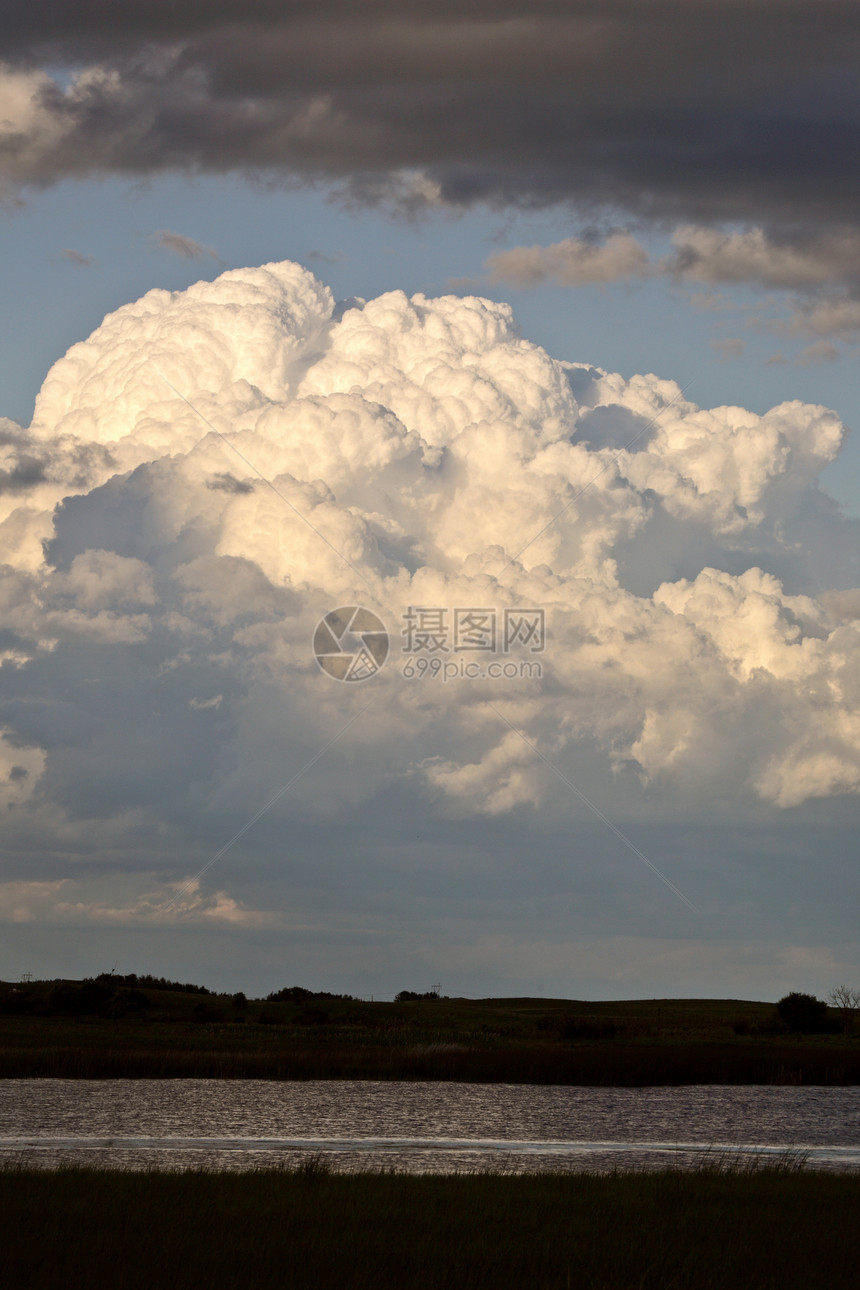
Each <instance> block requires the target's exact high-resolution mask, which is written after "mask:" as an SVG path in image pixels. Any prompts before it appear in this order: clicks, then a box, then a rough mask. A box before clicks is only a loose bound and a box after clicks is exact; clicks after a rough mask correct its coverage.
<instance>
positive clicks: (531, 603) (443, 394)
mask: <svg viewBox="0 0 860 1290" xmlns="http://www.w3.org/2000/svg"><path fill="white" fill-rule="evenodd" d="M842 433H843V432H842V427H841V425H840V422H839V420H838V418H837V417H836V415H835V414H834V413H832V412H830V411H828V410H827V409H825V408H822V407H816V406H809V405H804V404H801V403H798V402H790V403H785V404H782V405H780V406H779V407H776V408H774V409H772V410H771V411H769V412H768V413H766V414H765V415H757V414H754V413H752V412H748V411H745V410H744V409H742V408H738V407H722V408H715V409H711V410H704V409H702V408H700V407H698V406H697V405H696V404H695V403H694V402H692V401H691V400H690V399H688V398H686V397H684V396H683V395H682V394H681V391H680V390H679V388H678V386H677V385H676V384H675V383H674V382H673V381H670V380H665V379H660V378H658V377H656V376H653V375H645V376H635V377H632V378H631V379H624V378H622V377H621V376H619V375H617V374H612V373H608V372H605V371H603V370H601V369H599V368H595V367H589V366H585V365H582V364H578V363H571V362H562V361H558V360H556V359H553V358H551V357H550V356H549V355H548V354H547V353H546V352H545V351H544V350H542V349H541V348H539V347H538V346H536V345H534V344H532V343H530V342H529V341H527V340H524V339H522V338H521V337H520V336H519V334H518V333H517V330H516V328H515V326H514V323H513V319H512V316H511V312H510V310H509V308H508V307H507V306H505V305H501V304H496V303H494V302H492V301H489V300H484V299H479V298H476V297H470V298H466V299H460V298H457V297H455V296H445V297H442V298H440V299H427V298H425V297H424V296H421V295H418V296H414V297H413V298H411V299H408V298H407V297H406V296H405V295H404V294H403V293H402V292H399V291H393V292H390V293H388V294H386V295H384V296H381V297H379V298H378V299H376V300H372V301H369V302H366V303H365V302H361V301H352V302H346V303H344V304H342V305H338V306H335V303H334V301H333V299H332V297H331V294H330V292H329V291H328V290H327V288H326V287H324V286H323V285H322V284H321V283H320V282H318V281H317V280H316V279H315V278H314V277H313V275H312V274H310V273H309V272H307V271H306V270H305V269H303V268H301V267H299V266H298V265H295V264H290V263H284V264H269V265H265V266H263V267H261V268H253V269H242V270H235V271H231V272H229V273H225V274H223V275H222V276H221V277H219V278H218V279H216V280H215V281H214V282H211V283H206V282H201V283H197V284H196V285H195V286H193V287H191V288H190V289H189V290H187V291H184V292H176V293H170V292H167V291H152V292H150V293H148V294H147V295H146V296H144V297H143V298H142V299H141V300H138V301H136V302H135V303H133V304H130V305H127V306H124V307H123V308H122V309H119V310H117V311H116V313H114V314H111V315H109V316H108V317H107V318H106V319H105V321H104V322H103V323H102V325H101V326H100V327H99V328H98V329H97V330H96V331H95V332H94V333H93V335H92V336H91V337H90V338H89V339H88V340H86V341H84V342H82V343H81V344H78V345H75V346H73V348H72V349H71V350H70V351H69V352H68V354H67V355H66V356H65V357H64V358H62V359H61V360H60V361H59V362H58V363H56V364H55V366H54V367H53V368H52V370H51V371H50V372H49V374H48V376H47V378H46V380H45V383H44V385H43V388H42V391H41V393H40V395H39V398H38V401H37V405H36V413H35V417H34V421H33V425H32V426H31V427H30V429H29V431H23V430H21V429H20V428H19V427H16V426H14V425H13V424H12V423H11V422H6V423H5V429H4V432H3V438H2V444H3V453H4V462H3V465H2V469H3V474H2V477H0V478H2V480H3V481H4V483H3V491H2V494H0V503H2V509H0V520H2V523H0V552H2V561H3V578H2V596H3V605H4V622H3V627H4V636H3V648H4V649H5V651H6V652H5V659H6V662H5V663H4V666H3V669H2V671H3V674H4V679H8V680H9V685H8V686H7V687H6V699H5V701H4V703H3V705H2V708H0V722H2V725H3V728H4V730H5V743H4V744H3V749H4V752H3V756H4V757H5V760H6V763H7V770H6V772H5V773H4V776H3V778H5V780H6V783H5V788H4V790H3V791H4V792H5V793H6V795H7V798H8V800H10V801H14V802H16V803H18V808H17V814H16V815H15V819H16V821H18V824H19V826H21V827H23V822H24V821H25V820H26V819H27V818H28V816H27V812H28V811H29V812H32V813H33V815H32V818H33V819H36V818H37V817H38V818H40V819H42V820H43V821H44V820H45V819H50V820H52V821H53V824H52V828H57V827H59V825H58V823H57V822H58V821H62V820H65V821H66V826H64V827H68V828H72V827H73V825H74V821H75V820H78V819H81V818H83V817H86V818H87V819H88V820H89V824H88V827H93V825H92V821H93V819H100V820H101V821H102V824H103V827H104V828H106V829H107V828H110V829H111V830H113V834H112V836H114V837H116V836H118V834H117V831H118V832H119V834H122V832H123V830H124V829H125V828H126V827H128V828H131V829H134V828H136V827H138V826H139V818H138V817H135V812H142V813H143V816H144V817H146V818H149V819H161V818H162V817H163V821H164V822H166V821H168V820H170V821H172V822H173V823H172V824H171V825H170V827H174V826H175V824H176V820H177V819H179V818H181V817H182V816H183V814H184V813H186V812H189V813H190V812H191V810H192V803H193V804H194V809H195V810H199V809H200V803H201V801H205V800H207V799H211V800H213V801H214V800H219V801H231V802H233V803H235V805H236V808H237V809H238V810H239V811H243V810H247V809H248V808H249V807H251V806H253V805H254V804H258V802H259V792H260V790H259V784H257V783H256V781H255V782H254V784H253V786H250V785H249V783H248V782H247V781H246V780H245V779H244V770H243V768H245V767H247V766H249V765H256V766H258V765H259V764H260V758H261V756H262V757H263V758H264V759H265V756H266V755H267V750H268V752H269V753H271V752H272V749H274V748H277V747H278V746H279V744H280V743H281V742H282V741H283V740H285V739H292V740H295V739H299V740H306V741H307V743H308V746H309V747H311V748H313V747H315V746H319V745H320V744H321V743H324V742H325V741H326V739H328V738H330V737H331V735H332V733H333V730H332V726H333V724H334V725H335V726H336V725H337V723H338V721H341V722H342V719H343V711H345V710H342V709H341V707H339V705H341V704H342V703H343V702H345V701H346V700H345V699H344V695H345V693H346V690H345V688H344V687H342V686H339V685H338V683H337V682H335V681H332V680H331V679H330V678H329V677H327V676H325V675H324V674H323V673H322V672H321V671H320V670H319V668H317V666H316V665H315V662H314V659H313V655H312V651H311V641H312V639H313V634H314V628H315V625H316V623H317V622H318V621H319V620H320V618H321V617H322V616H323V615H324V614H325V613H326V612H327V611H328V610H331V609H334V608H335V607H337V606H341V605H351V604H363V605H365V606H367V607H368V608H369V609H370V610H372V611H373V612H374V613H375V614H377V615H378V616H379V617H380V618H382V620H383V621H384V622H385V623H386V625H387V626H388V629H389V632H390V633H391V635H392V649H391V652H390V655H389V659H388V661H387V663H386V666H385V668H384V669H383V670H382V671H381V672H380V673H379V674H378V675H377V676H375V677H373V678H372V679H370V680H369V681H367V683H366V685H365V686H364V688H363V690H362V694H363V695H364V696H366V699H367V702H368V704H369V705H370V709H371V710H372V711H373V713H374V716H373V717H368V719H367V722H366V723H365V725H364V727H363V729H362V735H361V739H362V746H363V753H362V757H361V759H360V763H352V762H351V763H350V765H351V769H350V773H349V775H348V776H342V777H341V779H340V780H339V781H337V782H332V781H331V780H330V779H326V778H325V777H323V780H322V781H321V782H320V784H319V785H318V786H317V787H314V786H313V785H310V786H309V787H308V790H307V793H306V794H305V795H304V797H303V801H302V804H301V809H309V807H310V804H312V803H313V802H314V801H317V797H316V796H315V795H316V794H317V793H319V794H320V796H319V800H318V801H317V805H318V809H321V810H322V809H329V808H330V806H331V803H332V802H333V801H336V800H337V799H338V795H339V794H340V795H342V794H347V795H349V796H350V797H352V798H354V797H355V796H356V795H357V796H358V797H361V796H362V795H364V794H368V793H373V792H375V791H377V790H378V788H379V787H380V785H381V784H383V783H392V782H395V783H397V784H398V785H399V786H400V788H401V790H402V792H403V793H414V792H418V793H427V792H430V793H433V794H436V795H438V799H439V801H440V802H441V803H443V805H444V808H445V809H450V810H456V811H458V812H462V811H467V812H476V813H481V812H491V813H500V812H504V811H507V810H510V809H512V808H514V807H516V806H517V805H521V804H535V803H538V802H541V801H543V800H544V799H546V798H547V796H548V795H551V794H552V792H553V791H554V786H553V783H552V782H551V781H550V780H549V779H548V778H547V777H546V776H545V775H544V774H543V773H542V767H541V765H540V763H539V762H538V761H536V760H535V758H534V755H533V753H532V751H531V750H530V748H529V747H528V745H527V744H526V743H524V742H523V740H522V739H520V738H519V737H518V736H517V735H516V733H515V732H512V731H511V730H510V729H509V728H508V727H506V726H505V725H504V724H503V723H501V722H500V720H499V716H498V713H499V711H502V710H503V711H504V712H505V713H506V714H507V716H508V718H509V719H510V720H511V721H512V723H513V724H514V726H515V727H516V728H517V729H519V730H522V731H525V732H526V734H527V735H528V737H529V739H530V740H537V741H538V743H539V745H540V746H541V747H543V748H547V749H552V750H554V755H556V756H560V755H562V753H563V749H564V747H565V746H566V745H567V744H568V743H570V742H571V741H577V740H581V739H583V738H588V739H590V740H592V741H594V742H595V745H596V746H597V747H598V748H599V749H601V750H602V757H603V759H604V763H603V764H604V766H605V768H606V772H607V774H611V773H612V768H613V767H614V768H615V770H616V771H617V770H618V769H620V768H623V767H627V768H633V769H635V770H636V772H637V773H638V774H639V776H640V778H641V781H642V783H643V784H647V785H650V786H651V788H652V790H654V791H656V790H659V789H661V788H662V789H664V790H666V791H667V792H673V791H675V790H677V789H681V790H683V791H684V792H685V793H686V794H687V795H688V798H689V800H691V801H694V800H700V799H707V798H709V797H711V796H713V795H716V796H717V797H718V798H719V799H720V800H730V801H731V800H734V801H736V802H738V801H741V800H743V799H744V798H746V797H748V795H749V794H750V793H751V792H752V793H753V794H756V795H758V796H759V797H760V798H763V799H765V800H766V801H768V802H771V803H776V804H778V805H780V806H791V805H794V804H797V803H800V802H802V801H804V800H805V799H807V798H809V797H812V796H821V795H829V794H836V793H845V792H856V791H857V790H858V788H860V716H858V695H860V690H858V684H860V666H858V664H860V653H858V644H860V640H858V618H860V594H858V592H857V591H856V590H853V588H855V587H856V586H857V584H858V582H860V578H858V577H857V570H856V567H854V566H852V564H851V561H852V559H856V557H855V556H854V555H853V554H852V552H854V551H856V539H855V537H854V535H853V532H851V531H849V530H850V526H849V525H848V523H847V522H846V521H842V520H840V519H839V516H838V513H837V512H836V511H835V508H834V507H833V506H832V505H830V504H829V503H827V500H826V498H824V497H823V495H822V494H820V493H819V492H817V491H816V489H815V487H814V484H815V478H816V475H817V473H818V471H819V470H820V469H821V467H822V466H823V465H824V464H825V463H826V462H829V461H831V460H833V458H834V457H835V456H836V454H837V452H838V450H839V446H840V442H841V438H842ZM848 539H850V540H848ZM840 549H841V550H843V551H844V559H843V560H842V564H841V565H840V558H841V557H840V554H839V553H840ZM410 606H411V607H415V606H420V607H425V608H430V609H436V610H439V611H444V612H445V613H447V614H449V615H452V616H453V614H454V612H455V610H456V609H457V608H461V609H462V608H465V609H468V608H470V607H472V608H476V607H477V608H482V609H483V610H490V609H491V610H493V612H496V613H498V614H499V615H503V614H504V611H505V610H508V611H511V612H513V611H515V610H519V609H521V608H523V607H524V606H525V607H531V608H535V609H540V610H542V611H543V612H544V614H545V616H546V624H547V642H546V649H545V651H544V652H543V654H542V656H541V664H542V675H539V676H538V675H534V674H531V675H529V676H527V677H525V678H523V676H522V675H518V676H516V677H514V678H511V677H508V678H507V679H505V678H504V677H503V678H501V679H498V678H497V679H494V680H491V679H489V678H487V677H479V678H477V679H475V678H474V677H473V678H470V679H467V678H464V677H462V676H459V677H458V678H457V679H452V681H451V682H450V684H441V683H440V684H438V685H436V687H435V689H430V688H428V684H423V686H422V685H421V684H418V683H417V682H416V681H415V680H412V681H410V680H408V679H407V678H405V677H404V675H403V664H404V654H403V639H402V637H401V633H402V632H403V631H404V630H405V628H404V623H405V622H406V621H407V619H408V615H409V612H410ZM449 644H451V657H452V658H453V657H454V654H455V653H456V651H455V650H454V649H453V644H452V643H450V642H449ZM351 693H354V692H353V691H351ZM339 713H340V714H341V715H340V716H339V715H338V714H339ZM273 714H277V720H274V719H273ZM216 729H217V738H213V732H214V731H215V730H216ZM352 747H353V745H351V744H350V741H349V739H348V738H347V739H345V741H344V743H343V746H342V747H341V746H340V745H338V747H337V748H335V749H334V750H333V751H332V753H331V754H330V756H331V758H332V759H334V763H335V764H336V763H337V758H338V757H343V758H346V759H347V761H349V759H350V758H352V757H353V752H352ZM94 785H99V786H104V785H111V786H112V787H111V791H110V792H105V793H104V794H102V793H101V789H100V790H99V791H98V792H95V793H94V787H93V786H94ZM323 785H324V788H323ZM296 809H299V808H298V807H297V808H296ZM135 818H138V824H134V819H135ZM123 821H125V823H123Z"/></svg>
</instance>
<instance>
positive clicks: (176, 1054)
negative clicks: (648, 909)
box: [0, 982, 860, 1086]
mask: <svg viewBox="0 0 860 1290" xmlns="http://www.w3.org/2000/svg"><path fill="white" fill-rule="evenodd" d="M26 1076H58V1077H67V1078H110V1077H114V1078H119V1077H126V1078H142V1077H149V1078H164V1077H170V1078H181V1077H188V1076H195V1077H200V1078H207V1077H208V1078H252V1079H253V1078H260V1079H459V1080H469V1081H480V1082H487V1083H492V1082H505V1083H547V1084H591V1085H620V1086H625V1085H626V1086H636V1085H649V1084H650V1085H657V1084H702V1083H716V1084H719V1083H725V1084H756V1083H759V1084H761V1083H767V1084H804V1083H811V1084H856V1083H860V1035H858V1033H857V1031H856V1029H855V1030H854V1031H849V1032H846V1033H830V1034H816V1035H795V1034H790V1033H788V1032H786V1031H785V1029H784V1028H783V1027H780V1025H779V1023H778V1022H777V1020H776V1016H775V1010H774V1006H773V1004H768V1003H755V1002H747V1001H743V1000H732V999H728V1000H702V999H691V1000H684V999H662V1000H661V999H656V1000H640V1001H627V1002H607V1003H589V1002H582V1001H576V1000H566V999H477V1000H470V999H446V998H441V999H421V1000H417V1001H412V1002H402V1003H388V1002H375V1003H374V1002H367V1001H362V1000H356V999H348V998H323V997H319V996H316V997H308V998H299V999H290V1000H282V1001H266V1000H251V1001H247V1000H244V998H241V999H238V1000H235V1001H234V999H233V998H232V997H231V996H227V995H215V994H211V993H205V994H198V993H194V992H193V990H190V989H189V990H172V989H165V988H159V989H131V990H129V989H127V988H125V987H122V986H111V985H110V984H109V983H108V985H106V986H105V988H104V990H103V991H102V993H101V995H99V994H98V992H96V993H95V994H93V991H92V990H90V993H89V994H87V990H86V989H85V988H84V987H83V986H82V985H81V983H75V982H66V983H62V982H35V983H32V984H30V985H26V986H21V985H17V986H11V985H7V986H4V985H3V984H2V983H0V1077H6V1078H10V1077H26Z"/></svg>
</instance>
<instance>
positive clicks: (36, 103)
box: [0, 0, 860, 227]
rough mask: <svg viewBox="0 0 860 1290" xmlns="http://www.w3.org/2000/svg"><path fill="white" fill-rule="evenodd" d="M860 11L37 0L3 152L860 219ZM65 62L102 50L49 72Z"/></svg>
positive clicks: (18, 156)
mask: <svg viewBox="0 0 860 1290" xmlns="http://www.w3.org/2000/svg"><path fill="white" fill-rule="evenodd" d="M858 31H860V14H858V11H857V7H856V5H855V4H853V3H849V2H848V0H770V2H769V3H767V4H759V5H750V4H749V3H747V2H746V0H743V2H741V0H729V2H728V3H726V2H725V0H720V3H717V2H716V0H654V2H653V3H649V4H648V5H647V6H643V5H641V4H640V3H634V2H633V0H599V3H598V0H568V2H567V3H563V4H562V3H559V2H558V0H543V2H542V3H535V4H530V5H528V6H525V5H524V4H523V3H522V0H504V2H502V0H499V2H496V0H493V3H490V2H489V0H463V2H460V0H458V2H457V3H454V2H453V0H445V2H442V3H434V4H433V5H432V6H427V5H426V4H420V3H417V0H375V2H372V3H365V4H362V5H361V7H360V13H358V14H357V12H356V6H355V5H354V4H346V3H344V0H297V3H293V4H291V5H289V6H284V5H283V4H280V3H275V2H274V0H251V3H242V4H239V3H238V0H232V2H231V0H223V2H221V0H219V2H218V3H211V4H207V5H205V6H202V5H199V4H192V3H190V0H184V2H183V0H180V2H179V3H176V4H173V5H165V4H162V3H156V2H155V0H148V2H143V0H141V2H140V3H137V2H135V0H128V2H127V3H126V4H124V5H123V6H122V8H121V10H118V9H117V7H116V6H115V5H108V4H106V3H104V2H103V0H92V2H90V3H80V4H76V5H75V6H74V9H73V11H72V10H67V9H65V8H64V7H63V6H60V5H56V4H53V3H49V2H48V0H27V3H25V2H24V0H13V2H12V3H7V5H6V6H5V13H4V31H3V36H2V39H0V57H2V58H5V59H6V61H7V64H8V72H7V76H6V84H5V95H6V97H7V98H8V100H9V105H10V110H7V111H6V112H5V113H4V116H5V117H6V119H7V121H8V122H9V125H8V126H7V129H6V133H5V136H4V138H3V140H2V147H0V158H2V163H3V170H4V173H5V176H6V178H7V181H8V183H10V184H12V185H14V184H16V183H21V184H30V183H32V184H45V183H52V182H54V181H56V180H57V179H60V178H63V177H64V176H67V175H86V174H95V173H104V172H116V173H125V174H129V175H139V174H151V173H154V172H156V171H159V170H171V169H191V170H204V171H213V172H216V171H227V170H258V171H266V172H270V173H274V174H282V175H284V176H285V177H287V176H291V177H300V178H301V177H304V178H306V179H319V178H323V179H327V180H329V181H334V182H336V183H341V184H342V185H343V186H344V190H345V192H347V193H348V194H351V195H352V197H353V198H355V199H357V200H363V201H379V200H387V199H394V200H396V201H406V202H407V204H408V203H409V202H412V203H419V204H420V203H421V202H424V203H427V202H428V201H431V202H432V201H434V200H436V201H443V202H447V203H452V204H454V205H468V204H470V203H472V202H475V201H489V202H492V203H497V204H498V203H514V204H519V205H524V206H535V205H544V204H547V203H553V202H558V201H564V202H572V203H574V204H576V205H579V206H581V207H583V208H585V209H592V210H593V209H596V208H599V207H601V206H608V207H621V208H624V209H626V210H628V211H630V212H634V213H635V214H637V215H639V216H641V217H642V218H646V219H648V218H675V219H688V220H689V219H692V220H695V221H696V222H697V223H701V222H709V223H719V222H723V221H726V220H745V221H750V222H756V223H762V224H764V225H766V226H768V227H784V226H790V225H797V224H803V223H806V222H809V221H825V222H827V223H843V224H853V223H854V222H855V221H856V210H857V198H858V188H860V167H858V166H857V164H856V160H857V157H856V152H857V142H856V141H857V138H858V129H857V127H858V119H857V116H858V111H860V109H858V105H857V99H856V95H855V94H854V88H853V87H854V81H855V72H856V47H857V37H858ZM61 64H66V65H67V66H69V67H70V68H85V69H86V70H85V71H82V72H81V73H80V75H79V76H78V77H77V79H75V80H73V81H72V83H71V85H69V86H68V88H63V87H62V86H61V85H60V84H58V83H55V82H54V81H53V80H52V79H51V78H50V77H49V76H48V75H47V73H42V72H40V71H39V69H40V68H41V67H56V66H58V65H61ZM404 176H405V177H404ZM410 176H412V178H410ZM415 176H417V179H416V178H415Z"/></svg>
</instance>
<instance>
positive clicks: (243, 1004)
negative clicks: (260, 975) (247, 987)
mask: <svg viewBox="0 0 860 1290" xmlns="http://www.w3.org/2000/svg"><path fill="white" fill-rule="evenodd" d="M231 1003H232V1004H233V1007H234V1008H247V1006H248V999H247V996H246V995H245V993H244V991H242V990H239V991H238V993H236V994H234V995H233V998H232V999H231Z"/></svg>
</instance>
